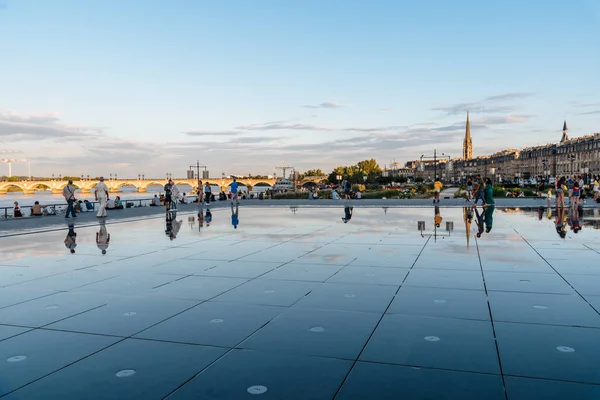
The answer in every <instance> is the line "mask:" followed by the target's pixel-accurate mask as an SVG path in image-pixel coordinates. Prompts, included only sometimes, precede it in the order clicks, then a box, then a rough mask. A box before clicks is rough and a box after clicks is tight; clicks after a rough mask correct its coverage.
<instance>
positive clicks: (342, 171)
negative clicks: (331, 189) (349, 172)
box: [327, 166, 347, 183]
mask: <svg viewBox="0 0 600 400" xmlns="http://www.w3.org/2000/svg"><path fill="white" fill-rule="evenodd" d="M346 168H347V167H343V166H340V167H335V168H334V169H333V171H331V173H330V174H329V175H328V176H327V180H328V181H329V183H338V180H337V176H338V175H341V176H342V180H344V179H345V178H346V176H345V175H346Z"/></svg>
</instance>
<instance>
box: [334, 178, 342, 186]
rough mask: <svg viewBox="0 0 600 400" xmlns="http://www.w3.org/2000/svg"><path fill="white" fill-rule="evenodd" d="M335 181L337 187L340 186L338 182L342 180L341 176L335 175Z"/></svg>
mask: <svg viewBox="0 0 600 400" xmlns="http://www.w3.org/2000/svg"><path fill="white" fill-rule="evenodd" d="M335 179H337V181H338V186H339V184H340V181H341V180H342V176H341V175H336V176H335Z"/></svg>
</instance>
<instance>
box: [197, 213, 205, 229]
mask: <svg viewBox="0 0 600 400" xmlns="http://www.w3.org/2000/svg"><path fill="white" fill-rule="evenodd" d="M202 227H204V210H202V209H201V210H198V232H200V230H201V229H202Z"/></svg>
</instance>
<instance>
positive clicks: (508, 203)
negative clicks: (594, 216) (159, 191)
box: [0, 198, 600, 237]
mask: <svg viewBox="0 0 600 400" xmlns="http://www.w3.org/2000/svg"><path fill="white" fill-rule="evenodd" d="M350 204H351V205H352V206H354V207H408V208H410V207H431V206H433V205H434V204H433V203H432V200H431V199H361V200H352V201H351V202H350ZM470 204H472V203H468V202H466V201H465V200H464V199H454V198H450V199H441V200H440V203H439V204H438V203H435V206H438V205H439V206H440V207H448V208H456V207H465V206H468V205H470ZM345 205H346V202H345V201H344V200H308V199H304V200H240V209H243V208H244V207H274V208H275V207H279V208H288V207H304V208H306V207H335V208H337V207H340V208H341V207H344V206H345ZM547 205H548V204H547V201H546V200H545V199H511V198H501V199H496V206H498V207H509V208H510V207H514V208H530V207H535V208H537V207H540V206H543V207H547ZM552 206H553V207H554V204H552ZM567 206H568V205H567ZM583 206H584V207H585V208H597V207H600V205H598V204H596V203H592V202H591V201H589V202H588V203H587V204H583ZM204 207H205V208H206V207H207V206H206V205H205V206H204ZM209 207H210V209H211V210H212V211H215V210H220V209H228V208H230V207H231V202H230V201H215V202H212V203H211V204H210V206H209ZM197 210H198V204H197V203H192V204H180V205H178V211H179V212H181V213H192V212H196V211H197ZM107 212H108V218H107V219H106V222H107V223H117V222H122V221H128V220H132V219H133V220H135V219H144V218H159V217H164V215H165V208H164V207H133V208H127V209H123V210H108V211H107ZM67 223H73V224H76V225H78V226H84V225H91V224H97V223H98V218H96V213H95V212H86V213H80V214H78V216H77V218H70V219H65V218H64V215H61V214H58V215H53V216H45V217H23V218H10V219H7V220H0V237H2V236H3V235H13V234H19V233H28V232H30V231H39V230H52V229H64V227H65V226H66V224H67Z"/></svg>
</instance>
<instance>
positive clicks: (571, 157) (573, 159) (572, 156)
mask: <svg viewBox="0 0 600 400" xmlns="http://www.w3.org/2000/svg"><path fill="white" fill-rule="evenodd" d="M567 158H568V159H569V161H571V175H573V163H574V162H575V160H576V159H577V156H576V155H575V154H570V155H569V156H568V157H567Z"/></svg>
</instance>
